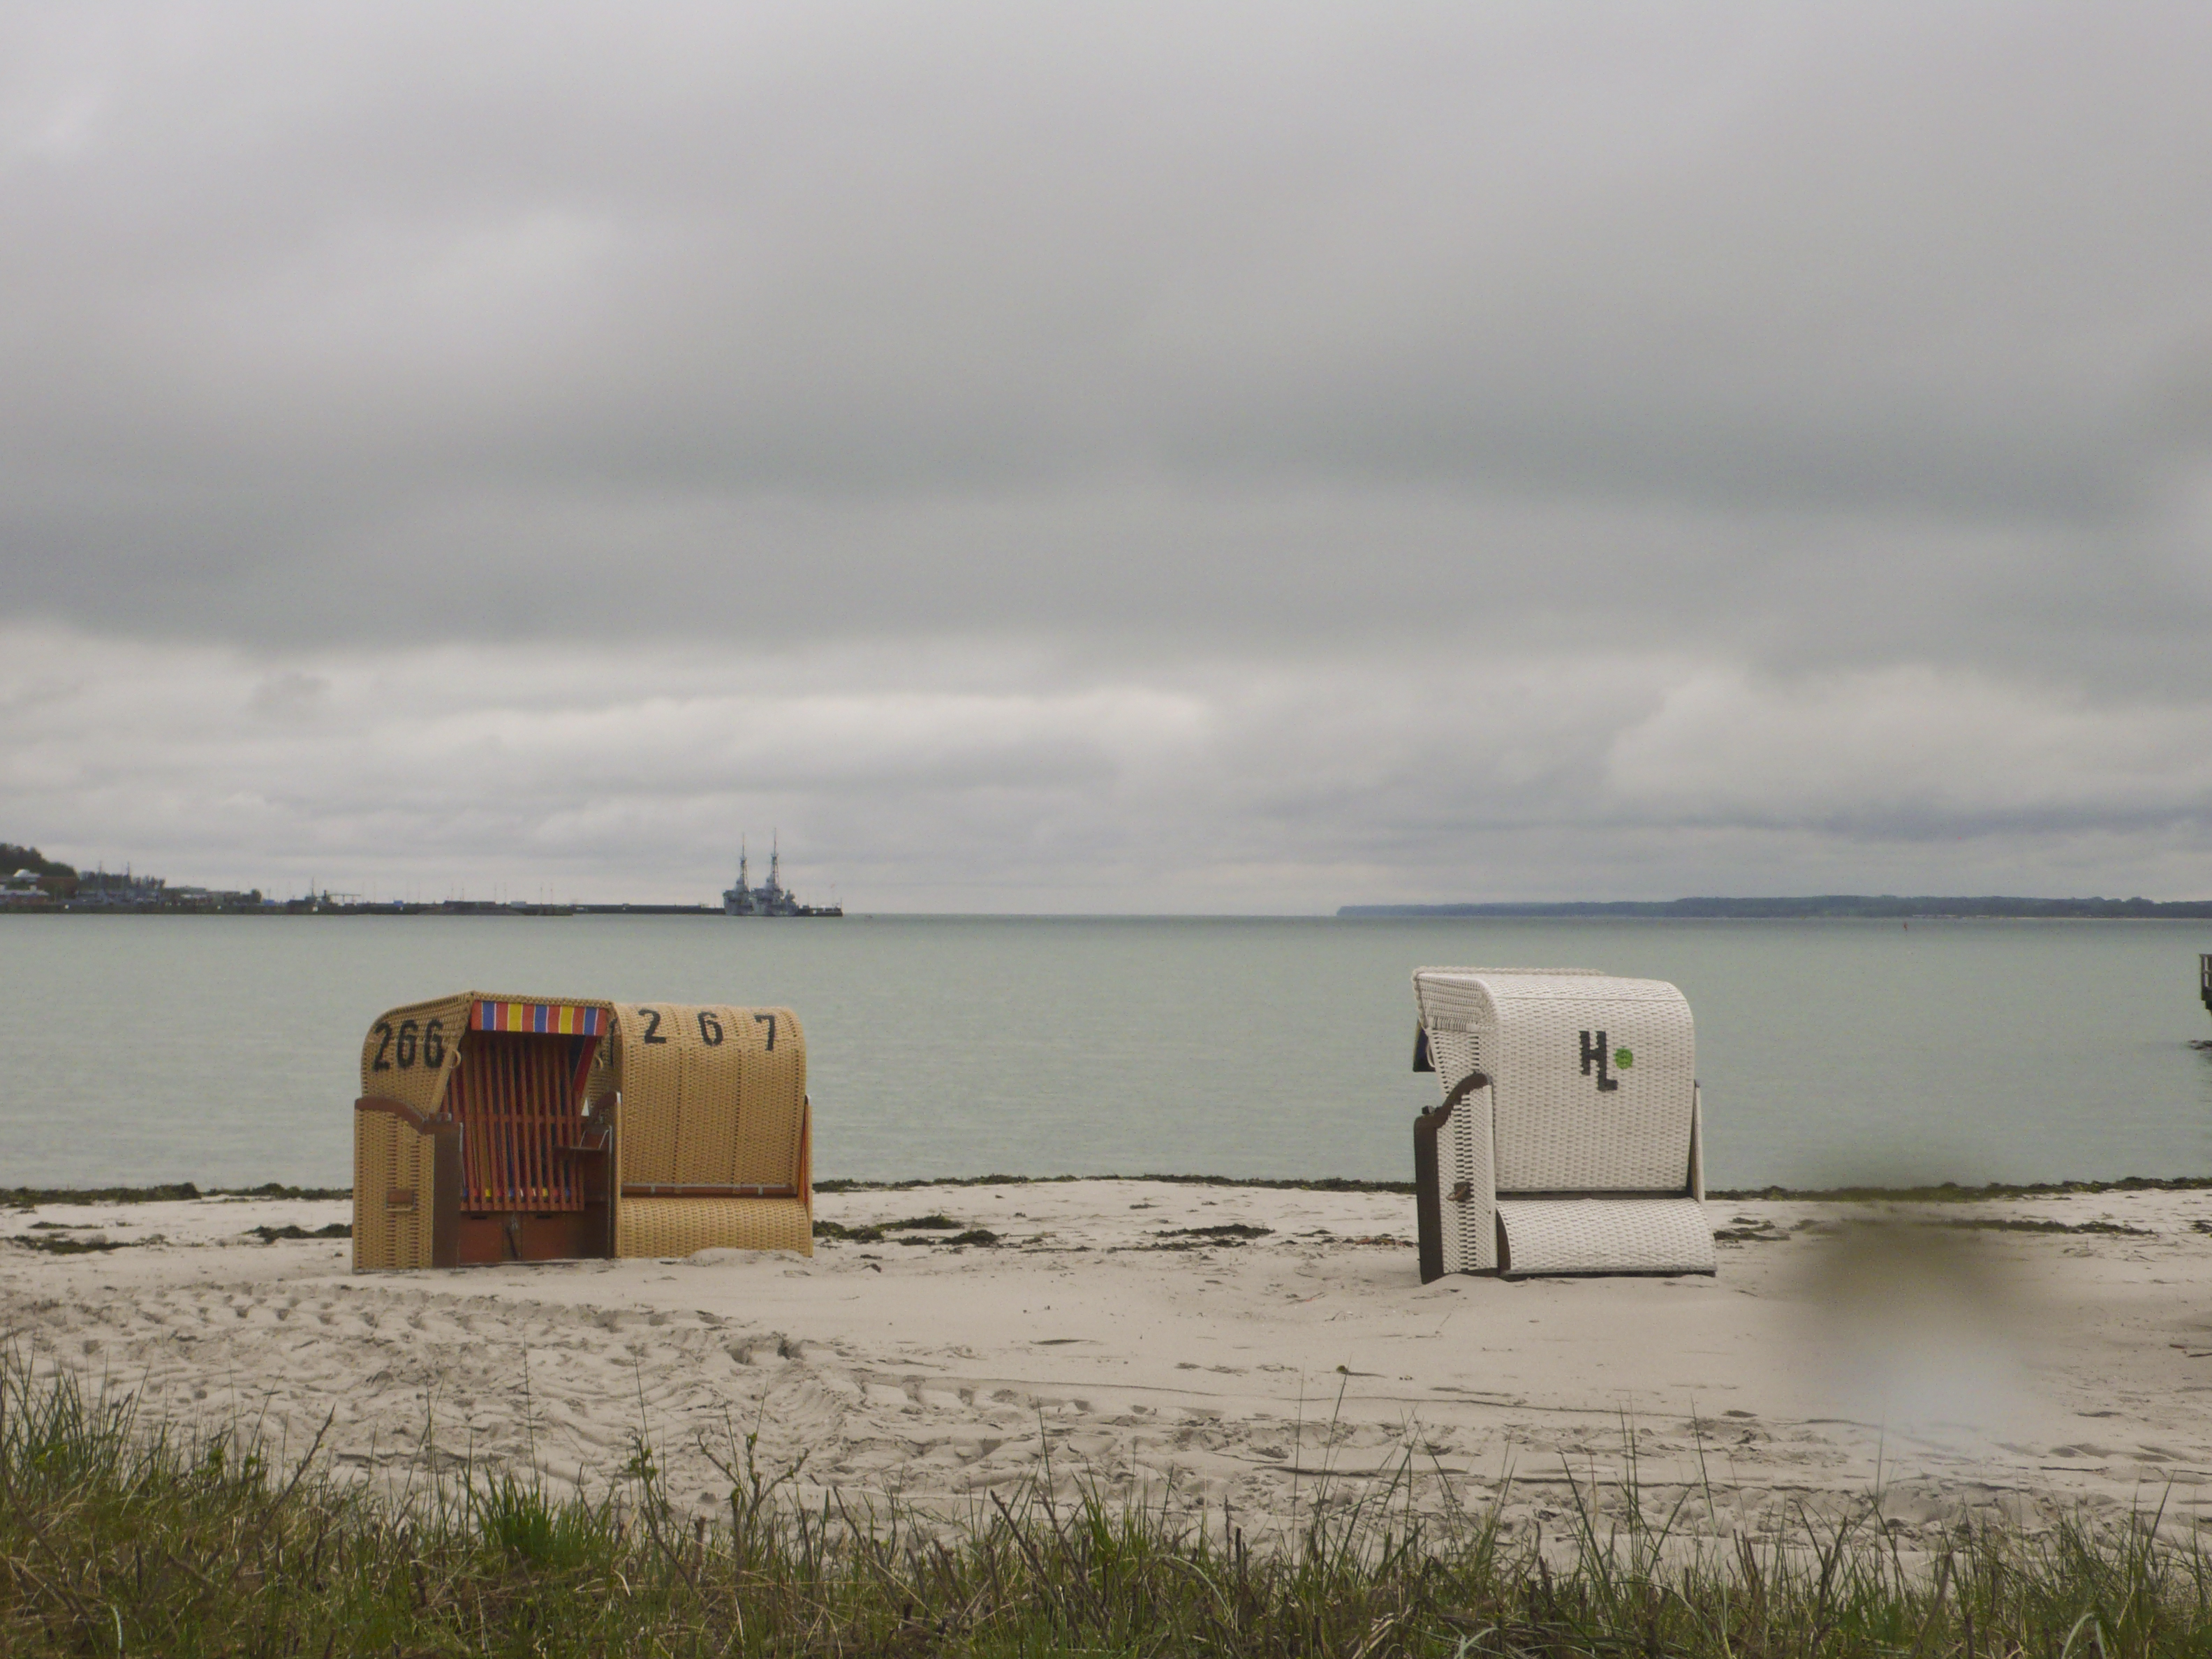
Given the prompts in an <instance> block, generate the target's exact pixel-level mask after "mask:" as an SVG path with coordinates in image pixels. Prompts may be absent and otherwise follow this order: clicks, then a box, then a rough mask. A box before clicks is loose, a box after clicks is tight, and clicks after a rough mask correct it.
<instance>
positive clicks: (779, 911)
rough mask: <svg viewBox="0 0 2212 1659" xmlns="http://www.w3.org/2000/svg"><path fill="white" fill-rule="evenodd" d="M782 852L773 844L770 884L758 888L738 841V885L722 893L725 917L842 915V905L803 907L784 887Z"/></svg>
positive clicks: (770, 861)
mask: <svg viewBox="0 0 2212 1659" xmlns="http://www.w3.org/2000/svg"><path fill="white" fill-rule="evenodd" d="M782 859H783V854H782V849H781V848H780V847H778V846H777V844H776V843H775V842H774V841H771V842H769V852H768V881H767V883H766V884H764V885H763V886H759V887H755V886H754V885H752V884H751V882H750V880H749V879H748V878H747V874H746V870H745V844H744V842H743V841H742V840H740V841H739V842H738V884H737V885H736V886H734V887H726V888H724V889H723V890H722V914H723V915H726V916H842V915H844V914H845V907H844V906H843V905H842V904H801V903H800V902H799V895H798V894H796V893H794V892H793V891H792V890H790V889H789V888H787V887H786V886H785V885H784V884H783V878H782V875H781V864H782Z"/></svg>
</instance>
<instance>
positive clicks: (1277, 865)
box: [0, 4, 2212, 908]
mask: <svg viewBox="0 0 2212 1659" xmlns="http://www.w3.org/2000/svg"><path fill="white" fill-rule="evenodd" d="M2208 70H2212V18H2208V16H2207V15H2206V14H2205V13H2203V10H2202V9H2199V8H2194V7H2184V6H2154V5H2140V6H2127V7H2120V8H2110V9H2094V10H2092V9H2076V8H2043V7H2028V6H2019V5H1996V4H1990V5H1948V6H1924V5H1923V6H1879V5H1850V6H1843V5H1838V6H1804V7H1791V8H1773V7H1754V6H1730V5H1715V6H1700V7H1696V8H1671V9H1662V8H1639V9H1610V8H1601V7H1596V6H1581V5H1565V6H1562V5H1553V4H1545V5H1537V4H1527V5H1517V6H1516V5H1500V6H1486V7H1482V8H1440V7H1418V6H1403V7H1393V8H1382V9H1376V8H1370V9H1342V8H1334V9H1324V8H1299V7H1284V6H1268V7H1216V8H1207V9H1204V10H1202V11H1200V12H1195V13H1194V12H1192V11H1190V10H1189V9H1187V8H1146V7H1138V6H1116V7H1111V8H1105V7H1099V8H1090V9H1084V8H1073V7H1065V8H1033V7H1030V8H1022V7H992V8H968V7H954V6H944V7H931V8H912V7H893V6H879V7H854V6H817V5H809V6H785V7H775V6H761V7H749V8H744V9H727V8H703V7H702V8H690V7H683V6H668V7H658V8H653V9H647V10H646V11H643V12H639V11H636V10H634V9H616V8H611V7H595V8H561V7H548V6H543V5H532V6H526V7H525V6H477V7H466V8H457V7H428V6H422V7H404V8H374V9H372V8H361V9H349V10H339V9H300V8H295V7H282V6H273V5H271V6H245V5H239V6H209V7H200V6H168V7H162V8H159V9H150V10H149V9H132V8H120V7H118V8H104V7H100V6H84V7H70V8H66V9H61V8H50V9H39V8H23V9H16V10H14V11H12V12H9V13H6V14H4V15H0V577H4V580H3V581H0V629H5V630H6V640H7V641H8V644H9V648H8V650H7V651H6V653H5V654H4V656H0V714H4V716H5V719H6V726H5V727H4V729H0V787H4V792H5V796H6V799H7V800H8V803H9V809H10V810H9V815H8V816H9V823H4V824H0V835H4V836H12V837H13V838H15V839H24V838H40V839H43V840H44V841H46V842H52V843H54V848H53V849H50V850H60V851H62V852H64V854H70V853H71V852H73V851H74V852H80V853H82V854H83V855H85V856H91V855H93V854H94V853H107V854H116V855H118V856H119V855H121V854H124V853H126V852H127V851H129V849H130V848H133V847H136V848H141V849H143V850H144V852H145V853H146V854H149V855H151V854H159V855H160V856H162V857H165V858H167V859H168V860H170V861H171V862H173V863H177V864H179V866H180V868H181V866H183V865H184V864H186V863H189V864H190V865H191V866H192V867H191V870H190V871H188V872H185V873H187V874H199V875H204V876H206V877H208V878H216V877H218V876H220V877H224V878H240V879H246V878H256V879H260V880H264V881H270V882H276V881H279V880H281V879H282V878H285V877H287V876H288V875H289V876H293V877H301V876H304V875H305V874H306V873H307V871H308V870H309V869H310V868H311V867H312V868H314V869H319V870H321V871H324V872H333V871H338V870H343V869H347V868H351V869H357V870H358V871H360V872H362V874H361V875H360V876H359V877H358V878H349V879H359V880H362V881H364V882H366V881H368V880H372V879H377V878H381V879H384V880H386V881H388V882H391V883H393V884H401V885H405V884H422V883H426V882H428V883H432V884H436V883H440V882H455V881H459V880H463V879H466V878H470V876H471V873H473V875H474V877H475V878H476V879H477V880H478V881H479V882H481V881H482V880H483V879H484V878H485V872H489V871H495V870H496V871H499V872H506V878H507V879H509V880H511V881H513V882H515V883H518V884H522V885H524V886H527V884H529V883H530V882H531V881H532V880H536V881H538V882H540V883H544V884H553V883H565V884H568V885H569V886H570V887H571V888H574V889H580V890H585V892H586V896H648V895H647V892H646V890H647V889H652V890H653V891H654V892H661V891H665V892H669V893H677V892H690V891H694V890H700V889H701V888H702V884H704V883H705V882H706V881H707V880H708V878H710V877H712V876H714V875H716V874H717V873H718V872H720V864H721V862H722V860H723V854H724V851H725V848H726V843H727V842H730V841H731V840H732V839H733V838H734V836H735V834H736V831H737V829H738V827H739V826H741V825H744V824H750V825H751V826H752V827H753V828H754V829H756V830H757V829H763V828H765V827H766V825H767V823H769V821H770V820H771V819H774V820H775V821H776V822H779V823H781V824H782V825H783V826H784V827H785V828H786V829H793V830H795V831H796V832H797V833H798V834H799V835H803V836H805V838H806V839H805V842H804V843H803V844H805V845H806V846H807V847H809V848H810V849H818V850H810V856H818V858H819V859H820V860H821V861H822V862H823V863H824V864H825V865H834V866H836V868H837V869H838V870H839V871H841V872H845V874H844V879H845V881H846V884H847V886H848V889H850V890H853V891H854V892H855V893H858V894H861V895H865V896H875V897H877V898H878V899H879V900H880V902H886V903H896V902H911V903H917V904H933V905H942V904H954V903H957V904H963V905H974V906H975V907H977V908H1019V907H1022V906H1028V905H1035V906H1060V905H1070V906H1077V907H1081V908H1091V907H1096V908H1121V907H1122V906H1123V905H1125V904H1127V903H1132V902H1139V900H1138V899H1137V898H1136V897H1135V895H1138V894H1140V893H1141V894H1143V895H1145V896H1146V898H1147V900H1149V899H1153V898H1161V897H1163V896H1164V902H1170V903H1171V904H1172V905H1173V906H1174V907H1175V908H1208V907H1210V906H1216V905H1218V906H1219V907H1221V908H1269V907H1275V906H1285V907H1290V908H1313V907H1315V906H1326V905H1332V904H1334V903H1335V902H1339V901H1340V900H1344V899H1352V898H1365V897H1393V896H1402V897H1429V896H1461V895H1465V896H1484V895H1489V896H1522V895H1524V894H1530V893H1538V892H1559V893H1571V894H1575V895H1578V896H1586V895H1589V894H1591V893H1595V892H1605V893H1620V894H1638V895H1641V894H1646V893H1657V894H1662V895H1663V894H1671V893H1674V892H1678V891H1685V890H1692V889H1699V890H1713V889H1715V888H1718V887H1725V888H1735V889H1746V890H1748V889H1753V888H1757V889H1762V890H1774V889H1775V888H1777V887H1781V888H1789V889H1802V888H1804V887H1807V886H1816V887H1820V888H1823V889H1832V888H1835V887H1839V886H1852V887H1857V886H1868V887H1875V886H1882V885H1887V884H1901V885H1908V886H1915V887H1917V888H1918V889H1920V890H1946V889H1949V890H1957V889H1960V888H1962V887H1973V888H1976V889H1981V890H1986V889H1987V888H1989V887H1990V886H1993V885H2000V884H2009V885H2013V886H2017V887H2020V888H2022V889H2025V890H2038V891H2043V890H2074V889H2076V888H2082V887H2093V888H2095V889H2097V890H2112V888H2114V887H2116V886H2126V885H2130V884H2135V885H2136V886H2138V887H2140V888H2141V889H2142V890H2158V891H2161V892H2166V893H2179V892H2182V891H2188V892H2192V893H2193V892H2197V891H2201V890H2212V836H2208V833H2207V831H2208V818H2212V775H2208V772H2207V769H2206V768H2205V766H2204V765H2203V763H2201V762H2200V760H2199V759H2198V757H2199V756H2200V755H2201V754H2202V753H2204V752H2206V751H2207V748H2208V745H2207V743H2206V739H2207V738H2212V688H2208V685H2207V681H2206V676H2205V673H2204V671H2203V668H2202V667H2201V661H2202V658H2203V640H2204V638H2205V635H2206V629H2207V625H2208V623H2212V556H2209V555H2212V281H2208V277H2212V216H2207V215H2206V214H2204V213H2203V211H2202V210H2201V209H2202V204H2203V202H2204V201H2205V200H2207V199H2212V196H2208V187H2212V103H2208V101H2207V100H2204V99H2203V96H2202V88H2203V84H2204V83H2205V79H2206V75H2207V71H2208ZM425 755H429V756H434V757H435V762H436V763H435V765H432V766H426V765H424V764H422V757H423V756H425ZM586 755H588V756H589V757H591V759H590V763H589V764H588V765H580V764H579V763H578V757H580V756H586ZM410 757H412V758H411V759H410ZM349 861H350V862H349ZM611 890H612V891H611Z"/></svg>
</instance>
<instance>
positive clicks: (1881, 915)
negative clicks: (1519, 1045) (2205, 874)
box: [1336, 893, 2212, 921]
mask: <svg viewBox="0 0 2212 1659" xmlns="http://www.w3.org/2000/svg"><path fill="white" fill-rule="evenodd" d="M1336 914H1337V915H1340V916H1343V917H1347V918H1360V917H1369V918H1372V917H1394V916H1395V917H1420V916H1428V917H1436V916H1490V917H1497V918H1509V917H1516V916H1527V917H1536V916H1587V917H1589V918H1591V919H1593V920H1599V921H1602V920H1606V919H1608V918H1613V917H1621V918H1632V917H1639V916H1656V917H1668V916H1687V917H1697V918H1708V919H1717V920H1722V921H1803V920H1816V919H1827V918H1839V919H1843V920H1847V921H1849V920H1866V921H1920V920H1922V919H1923V918H1925V919H1926V920H1929V921H1942V920H1991V921H2006V920H2017V921H2048V920H2060V921H2212V899H2183V900H2179V901H2174V902H2160V901H2158V900H2154V899H2146V898H2125V899H2108V898H2059V899H2042V898H2004V897H1990V898H1899V897H1898V896H1895V895H1893V894H1889V893H1884V894H1881V895H1879V896H1866V895H1863V894H1853V893H1840V894H1829V895H1826V896H1818V897H1811V898H1680V899H1662V900H1652V901H1644V900H1634V899H1621V900H1609V901H1603V902H1588V901H1578V902H1567V903H1528V904H1346V905H1344V906H1341V907H1340V908H1339V909H1338V910H1337V913H1336Z"/></svg>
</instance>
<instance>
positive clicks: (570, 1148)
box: [354, 992, 813, 1270]
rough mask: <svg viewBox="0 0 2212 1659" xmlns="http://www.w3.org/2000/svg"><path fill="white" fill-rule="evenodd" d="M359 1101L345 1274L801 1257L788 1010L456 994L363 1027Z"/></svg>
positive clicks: (799, 1154) (804, 1225) (803, 1177)
mask: <svg viewBox="0 0 2212 1659" xmlns="http://www.w3.org/2000/svg"><path fill="white" fill-rule="evenodd" d="M625 1085H627V1086H625ZM625 1139H627V1140H628V1142H629V1155H628V1158H627V1160H626V1158H625V1144H624V1143H625ZM811 1139H812V1134H811V1109H810V1106H809V1103H808V1101H807V1098H806V1043H805V1034H804V1033H803V1032H802V1031H801V1030H800V1028H799V1022H798V1020H797V1019H796V1018H795V1017H793V1014H792V1013H791V1012H790V1010H788V1009H784V1008H775V1009H750V1008H734V1007H722V1006H714V1007H698V1006H689V1005H681V1004H673V1003H662V1004H649V1005H623V1006H620V1007H619V1008H618V1007H617V1005H615V1004H612V1003H607V1002H596V1001H587V1000H579V999H573V998H571V999H544V998H523V997H495V996H486V995H483V994H479V993H474V992H471V993H466V994H462V995H459V996H453V997H447V998H442V999H440V1000H435V1001H430V1002H422V1003H412V1004H409V1005H407V1006H404V1007H401V1008H395V1009H393V1010H392V1012H389V1013H387V1014H386V1015H384V1016H382V1017H381V1018H379V1019H378V1020H377V1021H376V1022H375V1023H374V1024H373V1025H372V1026H371V1027H370V1028H369V1033H368V1038H367V1039H366V1041H365V1042H363V1044H362V1097H361V1098H360V1099H358V1100H357V1101H356V1103H355V1130H354V1263H355V1266H356V1268H358V1269H362V1270H368V1269H373V1268H384V1267H465V1266H471V1265H478V1264H483V1263H489V1262H496V1261H556V1260H563V1259H573V1258H575V1257H583V1256H610V1255H657V1256H665V1255H690V1253H692V1252H693V1251H696V1250H699V1249H707V1248H709V1247H712V1246H730V1247H734V1248H739V1249H746V1248H750V1249H794V1250H799V1251H801V1252H803V1253H807V1254H811V1251H812V1231H813V1225H812V1224H813V1184H812V1169H811V1152H812V1148H811ZM626 1170H627V1172H625V1171H626Z"/></svg>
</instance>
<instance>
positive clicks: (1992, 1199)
mask: <svg viewBox="0 0 2212 1659" xmlns="http://www.w3.org/2000/svg"><path fill="white" fill-rule="evenodd" d="M1079 1181H1142V1182H1157V1183H1158V1184H1159V1185H1162V1186H1170V1187H1235V1188H1254V1189H1255V1190H1259V1191H1263V1192H1300V1193H1376V1194H1390V1195H1392V1196H1396V1197H1410V1196H1411V1195H1412V1194H1413V1182H1410V1181H1360V1180H1356V1179H1353V1178H1352V1177H1350V1176H1312V1177H1301V1176H1220V1175H1160V1174H1146V1175H1116V1174H1106V1175H1042V1176H1038V1175H981V1176H915V1177H913V1178H911V1179H902V1180H881V1181H879V1180H872V1179H869V1178H866V1177H863V1176H849V1177H848V1176H833V1177H831V1178H830V1179H829V1180H826V1181H817V1182H815V1183H814V1190H815V1192H816V1193H817V1194H828V1195H832V1196H836V1195H842V1194H851V1193H901V1192H915V1191H918V1190H919V1189H921V1188H925V1187H944V1188H963V1187H1048V1186H1059V1185H1064V1184H1066V1183H1068V1182H1079ZM2207 1190H2212V1176H2117V1177H2115V1178H2113V1179H2112V1180H2109V1181H2031V1182H2002V1181H1992V1182H1984V1183H1983V1184H1982V1185H1981V1186H1978V1187H1974V1186H1968V1185H1966V1184H1964V1183H1962V1182H1955V1181H1944V1182H1934V1183H1930V1184H1924V1185H1920V1186H1913V1187H1868V1186H1853V1187H1776V1186H1766V1187H1715V1188H1709V1189H1708V1190H1707V1192H1706V1194H1705V1200H1706V1202H1707V1203H1708V1204H1723V1203H1727V1204H1743V1203H1752V1202H1761V1203H1784V1204H1971V1203H2002V1202H2003V1201H2005V1200H2012V1199H2027V1198H2068V1197H2075V1196H2082V1195H2088V1196H2094V1195H2097V1194H2105V1193H2193V1192H2204V1191H2207ZM352 1197H353V1188H350V1187H295V1186H289V1185H287V1184H285V1183H284V1182H276V1181H270V1182H263V1183H262V1184H261V1185H259V1186H258V1187H202V1186H200V1185H198V1184H197V1183H196V1182H190V1181H179V1182H163V1183H158V1184H155V1185H149V1186H143V1187H131V1186H122V1187H66V1186H64V1187H0V1211H5V1210H8V1209H22V1208H26V1207H30V1206H37V1205H40V1204H155V1203H173V1202H176V1201H178V1200H194V1199H210V1200H213V1199H222V1200H240V1199H293V1200H310V1201H323V1200H351V1198H352Z"/></svg>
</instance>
